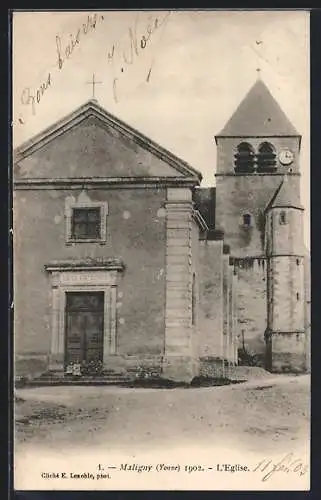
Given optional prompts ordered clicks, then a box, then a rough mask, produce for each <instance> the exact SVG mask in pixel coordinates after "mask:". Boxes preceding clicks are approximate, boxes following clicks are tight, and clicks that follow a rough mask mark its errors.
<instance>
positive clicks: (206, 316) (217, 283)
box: [199, 240, 223, 358]
mask: <svg viewBox="0 0 321 500" xmlns="http://www.w3.org/2000/svg"><path fill="white" fill-rule="evenodd" d="M199 251H200V297H201V300H200V309H199V332H200V333H199V335H200V351H199V353H200V356H201V357H206V356H212V357H218V358H219V357H222V356H223V344H222V342H223V260H222V259H223V241H222V240H217V241H215V240H203V241H200V249H199Z"/></svg>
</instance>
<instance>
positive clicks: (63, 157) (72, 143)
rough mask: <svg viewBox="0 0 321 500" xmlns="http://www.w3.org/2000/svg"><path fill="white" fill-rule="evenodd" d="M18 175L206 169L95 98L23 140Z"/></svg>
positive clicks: (193, 173) (164, 173)
mask: <svg viewBox="0 0 321 500" xmlns="http://www.w3.org/2000/svg"><path fill="white" fill-rule="evenodd" d="M14 157H15V159H14V162H15V179H18V180H19V179H27V178H28V179H40V178H52V179H56V178H84V177H93V178H109V177H112V178H123V177H124V178H134V177H144V178H147V177H152V178H166V177H170V178H174V177H178V178H181V179H182V180H185V179H189V180H194V181H195V183H196V184H198V183H199V182H200V180H201V178H202V175H201V173H200V172H198V171H197V170H195V169H194V168H192V167H191V166H190V165H188V163H186V162H184V161H183V160H181V159H180V158H178V157H177V156H175V155H173V154H172V153H171V152H169V151H168V150H166V149H164V148H162V147H161V146H159V145H158V144H157V143H155V142H154V141H152V140H151V139H148V138H147V137H146V136H144V135H143V134H141V133H140V132H138V131H137V130H135V129H133V128H132V127H130V126H129V125H126V124H125V123H124V122H122V121H121V120H119V119H118V118H116V117H115V116H113V115H111V114H110V113H108V112H107V111H106V110H105V109H103V108H102V107H101V106H99V105H98V103H97V102H96V101H94V100H91V101H88V102H87V103H86V104H84V105H83V106H81V107H80V108H78V109H77V110H76V111H74V112H73V113H71V114H69V115H68V116H66V117H65V118H63V119H62V120H60V121H59V122H57V123H56V124H54V125H52V126H51V127H49V128H47V129H46V130H44V131H43V132H41V133H40V134H37V135H36V136H35V137H33V138H32V139H31V140H29V141H27V142H26V143H24V144H23V145H21V146H19V147H18V148H17V149H16V150H15V152H14Z"/></svg>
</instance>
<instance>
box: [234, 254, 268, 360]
mask: <svg viewBox="0 0 321 500" xmlns="http://www.w3.org/2000/svg"><path fill="white" fill-rule="evenodd" d="M233 262H234V265H235V269H236V273H237V277H238V285H237V299H236V307H237V318H238V326H237V328H238V332H239V333H240V334H242V330H243V333H244V339H245V344H246V348H247V349H248V350H249V351H250V352H251V353H253V354H254V353H258V354H263V353H264V351H265V343H264V333H265V330H266V327H267V285H266V259H263V258H259V259H256V258H247V259H233Z"/></svg>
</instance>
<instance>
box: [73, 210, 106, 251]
mask: <svg viewBox="0 0 321 500" xmlns="http://www.w3.org/2000/svg"><path fill="white" fill-rule="evenodd" d="M107 213H108V204H107V202H88V201H87V202H86V204H84V203H76V204H67V206H66V242H67V243H69V244H70V243H96V242H97V243H105V242H106V233H107Z"/></svg>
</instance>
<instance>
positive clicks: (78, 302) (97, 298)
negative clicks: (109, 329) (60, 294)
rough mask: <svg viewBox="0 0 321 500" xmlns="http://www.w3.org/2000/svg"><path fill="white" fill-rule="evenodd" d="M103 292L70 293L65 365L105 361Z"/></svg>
mask: <svg viewBox="0 0 321 500" xmlns="http://www.w3.org/2000/svg"><path fill="white" fill-rule="evenodd" d="M103 350H104V292H67V293H66V310H65V364H66V365H68V364H70V363H82V364H90V363H95V362H102V361H103Z"/></svg>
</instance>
